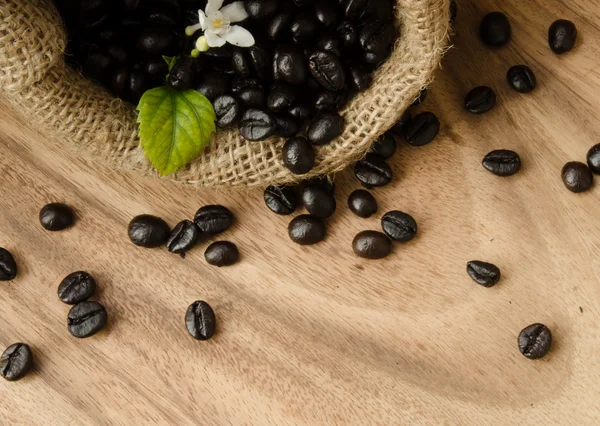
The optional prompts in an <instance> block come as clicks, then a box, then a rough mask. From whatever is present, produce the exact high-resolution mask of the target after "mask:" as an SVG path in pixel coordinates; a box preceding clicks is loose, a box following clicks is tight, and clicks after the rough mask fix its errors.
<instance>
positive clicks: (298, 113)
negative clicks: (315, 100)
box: [287, 103, 315, 121]
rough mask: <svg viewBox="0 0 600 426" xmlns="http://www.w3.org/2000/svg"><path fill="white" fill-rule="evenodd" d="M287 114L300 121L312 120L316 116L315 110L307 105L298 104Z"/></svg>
mask: <svg viewBox="0 0 600 426" xmlns="http://www.w3.org/2000/svg"><path fill="white" fill-rule="evenodd" d="M287 113H288V114H289V115H291V116H292V117H294V118H295V119H297V120H298V121H306V120H310V119H311V118H312V117H313V115H314V114H315V110H314V108H313V107H312V106H311V105H308V104H307V103H297V104H296V105H293V106H292V107H291V108H290V109H288V110H287Z"/></svg>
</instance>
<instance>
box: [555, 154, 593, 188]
mask: <svg viewBox="0 0 600 426" xmlns="http://www.w3.org/2000/svg"><path fill="white" fill-rule="evenodd" d="M562 181H563V183H564V184H565V186H566V187H567V189H568V190H569V191H571V192H584V191H587V190H588V189H590V188H591V187H592V184H593V183H594V175H593V174H592V171H591V170H590V168H589V167H588V166H587V165H585V164H583V163H581V162H579V161H571V162H570V163H567V164H565V166H564V167H563V169H562Z"/></svg>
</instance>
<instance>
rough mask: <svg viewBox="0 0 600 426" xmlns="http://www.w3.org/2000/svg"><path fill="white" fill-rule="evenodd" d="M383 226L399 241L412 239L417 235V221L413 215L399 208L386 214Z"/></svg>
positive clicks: (385, 230)
mask: <svg viewBox="0 0 600 426" xmlns="http://www.w3.org/2000/svg"><path fill="white" fill-rule="evenodd" d="M381 227H382V228H383V232H385V233H386V235H387V236H388V237H390V238H391V239H392V240H394V241H398V242H406V241H410V240H412V239H413V238H415V235H417V222H416V221H415V220H414V219H413V217H412V216H411V215H409V214H407V213H403V212H401V211H398V210H392V211H390V212H387V213H386V214H384V215H383V217H382V218H381Z"/></svg>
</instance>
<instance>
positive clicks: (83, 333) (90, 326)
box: [67, 302, 108, 338]
mask: <svg viewBox="0 0 600 426" xmlns="http://www.w3.org/2000/svg"><path fill="white" fill-rule="evenodd" d="M107 317H108V316H107V314H106V309H105V308H104V306H102V305H101V304H100V303H98V302H80V303H78V304H77V305H75V306H73V307H72V308H71V310H70V311H69V316H68V321H67V323H68V326H69V332H70V333H71V334H72V335H73V336H75V337H79V338H84V337H90V336H93V335H94V334H96V333H97V332H99V331H100V330H102V328H104V325H105V324H106V319H107Z"/></svg>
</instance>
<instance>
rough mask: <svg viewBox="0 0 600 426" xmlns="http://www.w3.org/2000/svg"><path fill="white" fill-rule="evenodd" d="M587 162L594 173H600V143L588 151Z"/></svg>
mask: <svg viewBox="0 0 600 426" xmlns="http://www.w3.org/2000/svg"><path fill="white" fill-rule="evenodd" d="M587 163H588V166H589V167H590V170H591V171H592V172H593V173H595V174H597V175H598V174H600V144H597V145H594V146H593V147H591V148H590V150H589V151H588V153H587Z"/></svg>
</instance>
